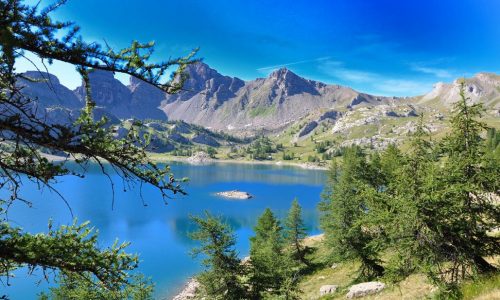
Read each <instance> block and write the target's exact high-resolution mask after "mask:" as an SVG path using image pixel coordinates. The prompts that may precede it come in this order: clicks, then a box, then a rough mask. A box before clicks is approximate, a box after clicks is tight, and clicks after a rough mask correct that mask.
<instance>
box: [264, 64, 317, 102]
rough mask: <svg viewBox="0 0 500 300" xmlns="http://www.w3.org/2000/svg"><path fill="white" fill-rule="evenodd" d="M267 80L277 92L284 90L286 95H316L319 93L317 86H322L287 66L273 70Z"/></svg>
mask: <svg viewBox="0 0 500 300" xmlns="http://www.w3.org/2000/svg"><path fill="white" fill-rule="evenodd" d="M267 81H270V82H271V83H272V84H273V89H274V90H275V91H276V92H277V93H279V92H282V93H283V95H285V96H293V95H295V94H301V93H308V94H313V95H316V94H318V91H317V88H318V87H320V86H321V84H319V83H318V82H315V81H312V80H307V79H305V78H302V77H300V76H298V75H297V74H295V73H293V72H292V71H290V70H289V69H287V68H280V69H278V70H275V71H273V72H272V73H271V74H270V75H269V77H268V78H267Z"/></svg>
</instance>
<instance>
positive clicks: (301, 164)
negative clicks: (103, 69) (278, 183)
mask: <svg viewBox="0 0 500 300" xmlns="http://www.w3.org/2000/svg"><path fill="white" fill-rule="evenodd" d="M41 154H42V156H43V157H45V158H47V159H48V160H50V161H55V162H60V161H74V158H73V157H64V156H59V155H53V154H47V153H41ZM149 158H150V159H151V160H153V161H154V162H157V163H167V162H181V163H185V164H189V165H194V166H196V165H209V164H240V165H267V166H287V167H296V168H301V169H304V170H322V171H327V170H328V166H320V165H317V164H313V163H307V162H288V161H281V160H278V161H260V160H237V159H211V160H209V161H207V162H203V163H192V162H190V161H189V160H188V157H179V156H169V157H158V156H157V155H156V154H153V155H150V156H149Z"/></svg>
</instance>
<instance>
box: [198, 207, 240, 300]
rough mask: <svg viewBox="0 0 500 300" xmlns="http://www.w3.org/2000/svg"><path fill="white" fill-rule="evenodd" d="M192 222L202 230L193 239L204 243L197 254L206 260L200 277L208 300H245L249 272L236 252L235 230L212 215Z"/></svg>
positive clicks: (208, 214) (206, 215) (206, 214)
mask: <svg viewBox="0 0 500 300" xmlns="http://www.w3.org/2000/svg"><path fill="white" fill-rule="evenodd" d="M191 219H192V220H193V221H194V222H195V223H196V225H197V226H198V229H197V231H195V232H193V233H192V234H191V238H192V239H193V240H196V241H199V242H200V243H201V245H200V247H199V248H196V249H194V250H193V254H194V255H195V256H196V255H198V254H203V255H204V257H205V258H204V260H203V265H204V267H205V270H204V271H203V272H202V273H201V274H199V275H198V280H199V281H200V283H201V285H202V286H203V288H204V292H205V293H206V296H208V297H209V299H235V300H236V299H245V297H246V296H245V295H246V290H245V287H244V285H243V284H242V276H243V275H244V271H245V269H244V266H243V265H242V264H241V263H240V260H239V259H238V256H237V253H236V250H235V249H234V245H235V243H236V238H235V236H234V233H233V231H232V229H231V228H230V227H229V226H228V225H227V224H225V223H224V222H223V221H222V220H221V219H220V218H217V217H214V216H212V215H211V214H210V213H208V212H205V216H204V217H203V218H201V217H191Z"/></svg>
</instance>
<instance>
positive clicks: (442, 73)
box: [411, 65, 453, 78]
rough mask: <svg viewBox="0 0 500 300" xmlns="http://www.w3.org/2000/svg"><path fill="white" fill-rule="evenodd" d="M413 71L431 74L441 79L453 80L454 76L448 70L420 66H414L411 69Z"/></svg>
mask: <svg viewBox="0 0 500 300" xmlns="http://www.w3.org/2000/svg"><path fill="white" fill-rule="evenodd" d="M411 69H412V70H413V71H417V72H421V73H425V74H431V75H434V76H436V77H439V78H451V77H453V75H452V74H451V72H450V71H449V70H446V69H439V68H430V67H425V66H420V65H412V68H411Z"/></svg>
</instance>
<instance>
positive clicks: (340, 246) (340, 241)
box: [320, 147, 384, 279]
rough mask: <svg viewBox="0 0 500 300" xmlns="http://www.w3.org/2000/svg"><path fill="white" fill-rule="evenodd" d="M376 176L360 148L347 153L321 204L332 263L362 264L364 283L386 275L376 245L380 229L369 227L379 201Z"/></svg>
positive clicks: (335, 169) (332, 171)
mask: <svg viewBox="0 0 500 300" xmlns="http://www.w3.org/2000/svg"><path fill="white" fill-rule="evenodd" d="M373 175H374V173H373V172H372V170H371V167H370V165H369V164H368V162H367V158H366V155H365V154H364V153H363V152H362V150H361V149H360V148H359V147H352V148H349V149H346V151H345V152H344V157H343V160H342V165H340V166H339V165H338V164H336V163H333V164H332V167H331V169H330V171H329V178H330V179H329V181H330V184H331V187H330V189H329V190H327V191H326V192H325V193H324V196H323V201H322V202H321V204H320V210H321V212H322V215H321V226H322V228H323V230H324V232H325V236H326V242H327V243H328V245H330V246H331V249H332V260H334V261H341V260H352V259H358V260H360V261H361V263H362V264H361V268H360V274H359V277H360V279H371V278H373V277H376V276H380V275H382V273H383V271H384V268H383V267H382V266H381V265H380V264H379V255H378V248H377V245H376V243H374V237H375V236H376V235H377V232H378V228H375V227H369V226H367V225H366V224H367V219H368V218H369V216H370V215H371V213H372V211H371V207H370V206H371V205H372V203H373V202H374V201H376V199H377V197H378V191H377V187H374V185H373V182H372V181H373V179H375V177H374V176H373Z"/></svg>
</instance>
